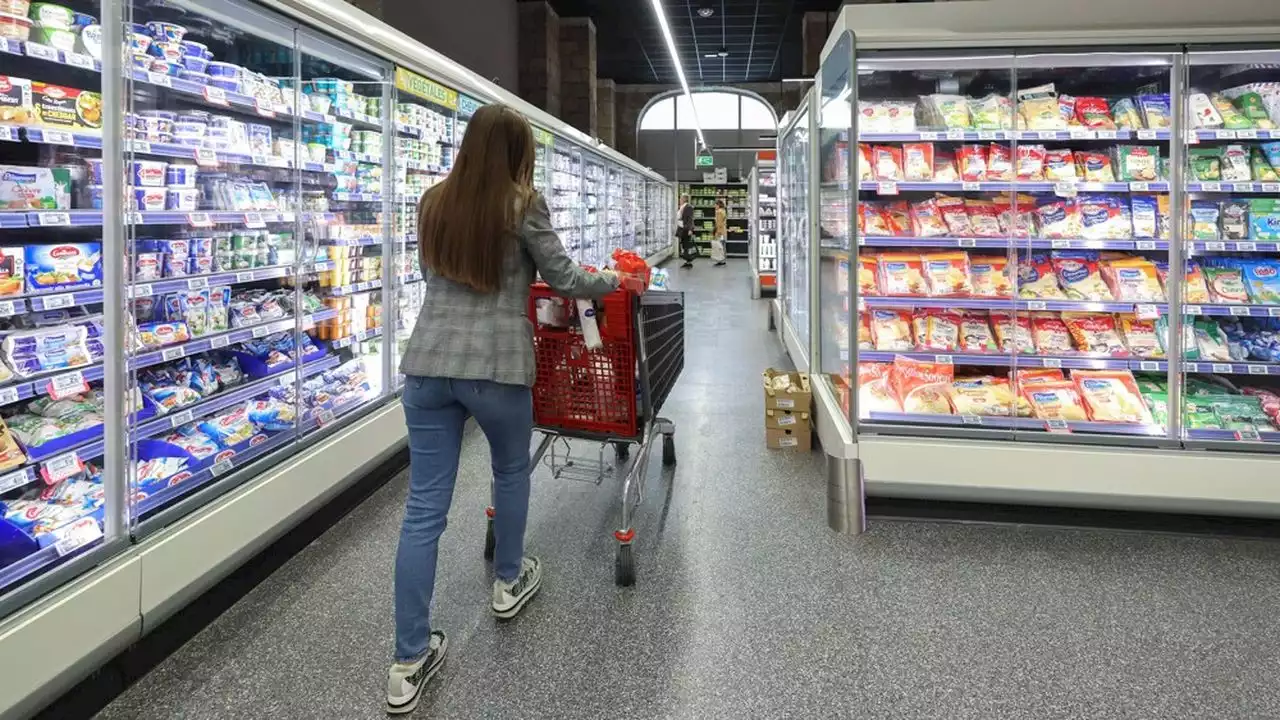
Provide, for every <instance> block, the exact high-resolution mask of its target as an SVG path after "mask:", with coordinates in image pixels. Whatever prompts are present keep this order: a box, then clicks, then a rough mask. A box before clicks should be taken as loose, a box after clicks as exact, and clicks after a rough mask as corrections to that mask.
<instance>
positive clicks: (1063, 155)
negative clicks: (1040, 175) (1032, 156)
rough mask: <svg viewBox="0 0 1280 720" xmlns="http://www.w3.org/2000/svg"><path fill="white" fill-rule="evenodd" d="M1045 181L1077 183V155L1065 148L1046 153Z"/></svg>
mask: <svg viewBox="0 0 1280 720" xmlns="http://www.w3.org/2000/svg"><path fill="white" fill-rule="evenodd" d="M1044 179H1045V180H1046V181H1048V182H1075V181H1076V179H1077V171H1076V156H1075V153H1073V152H1071V150H1069V149H1063V148H1054V149H1053V150H1047V151H1045V155H1044Z"/></svg>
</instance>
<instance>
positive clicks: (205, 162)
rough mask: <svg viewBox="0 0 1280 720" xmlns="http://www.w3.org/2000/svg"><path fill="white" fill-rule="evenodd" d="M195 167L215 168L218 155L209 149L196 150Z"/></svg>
mask: <svg viewBox="0 0 1280 720" xmlns="http://www.w3.org/2000/svg"><path fill="white" fill-rule="evenodd" d="M196 165H199V166H200V167H217V166H218V153H216V152H214V151H212V150H210V149H209V148H196Z"/></svg>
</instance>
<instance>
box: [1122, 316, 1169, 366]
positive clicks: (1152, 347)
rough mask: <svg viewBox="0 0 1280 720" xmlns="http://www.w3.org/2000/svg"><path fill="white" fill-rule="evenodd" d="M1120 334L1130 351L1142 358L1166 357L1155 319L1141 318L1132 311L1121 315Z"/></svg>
mask: <svg viewBox="0 0 1280 720" xmlns="http://www.w3.org/2000/svg"><path fill="white" fill-rule="evenodd" d="M1120 334H1121V335H1122V336H1123V337H1124V344H1125V346H1127V347H1128V348H1129V352H1131V353H1133V355H1134V356H1136V357H1140V358H1144V359H1145V358H1162V357H1164V346H1163V345H1162V344H1161V342H1160V338H1159V337H1157V336H1156V323H1155V321H1154V320H1145V319H1140V318H1138V316H1136V315H1134V314H1132V313H1125V314H1123V315H1121V316H1120Z"/></svg>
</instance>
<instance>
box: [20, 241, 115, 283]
mask: <svg viewBox="0 0 1280 720" xmlns="http://www.w3.org/2000/svg"><path fill="white" fill-rule="evenodd" d="M23 255H24V263H23V264H24V270H25V271H26V274H27V289H28V290H29V291H31V292H37V293H39V292H61V291H66V290H78V289H83V288H97V287H102V244H101V243H96V242H85V243H59V244H57V245H27V246H26V248H25V249H24V251H23Z"/></svg>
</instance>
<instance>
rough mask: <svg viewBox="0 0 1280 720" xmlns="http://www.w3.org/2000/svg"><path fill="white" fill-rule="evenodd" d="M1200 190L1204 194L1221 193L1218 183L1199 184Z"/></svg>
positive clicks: (1220, 184)
mask: <svg viewBox="0 0 1280 720" xmlns="http://www.w3.org/2000/svg"><path fill="white" fill-rule="evenodd" d="M1200 189H1201V190H1203V191H1205V192H1222V183H1220V182H1206V183H1200Z"/></svg>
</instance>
